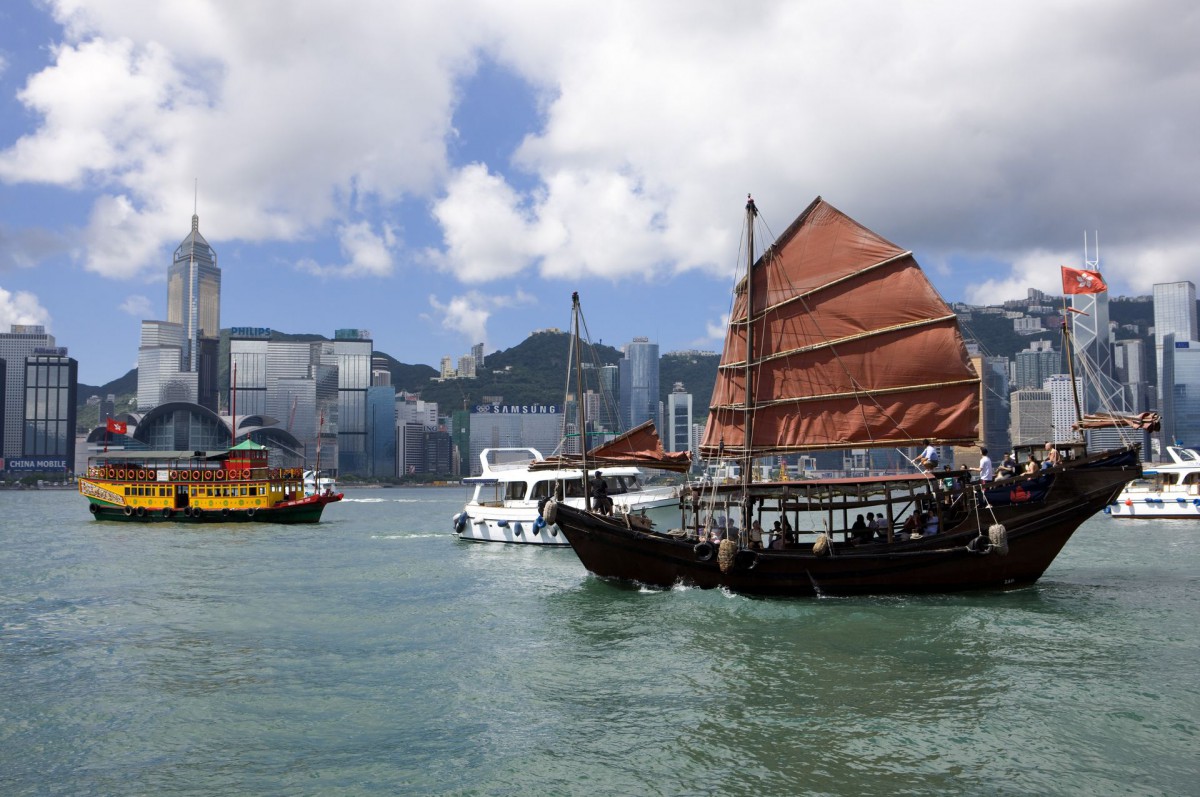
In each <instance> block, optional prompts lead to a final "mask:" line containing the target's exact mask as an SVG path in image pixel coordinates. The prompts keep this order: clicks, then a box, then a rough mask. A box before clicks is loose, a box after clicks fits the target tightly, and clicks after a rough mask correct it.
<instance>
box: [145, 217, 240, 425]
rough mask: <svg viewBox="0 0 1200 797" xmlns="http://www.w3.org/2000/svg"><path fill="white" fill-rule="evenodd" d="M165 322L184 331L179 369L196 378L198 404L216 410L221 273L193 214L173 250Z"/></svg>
mask: <svg viewBox="0 0 1200 797" xmlns="http://www.w3.org/2000/svg"><path fill="white" fill-rule="evenodd" d="M167 321H168V322H170V323H173V324H179V325H180V326H181V327H182V328H183V339H184V345H183V357H182V360H183V361H182V364H181V369H182V370H183V371H189V372H192V373H195V374H196V382H197V392H198V394H199V396H198V398H199V401H198V403H199V404H200V405H201V406H204V407H208V408H209V409H211V410H216V409H217V407H216V401H217V365H218V363H217V360H216V358H217V341H219V339H220V337H221V269H220V268H218V267H217V253H216V252H215V251H214V250H213V248H212V247H211V246H209V244H208V241H206V240H205V239H204V236H203V235H201V234H200V217H199V216H197V215H196V214H194V213H193V214H192V230H191V232H189V233H188V235H187V237H186V238H184V239H183V241H182V242H181V243H180V244H179V246H178V247H176V249H175V255H174V258H173V259H172V261H171V266H170V268H169V269H168V270H167ZM143 409H149V408H143Z"/></svg>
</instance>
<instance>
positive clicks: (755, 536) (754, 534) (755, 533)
mask: <svg viewBox="0 0 1200 797" xmlns="http://www.w3.org/2000/svg"><path fill="white" fill-rule="evenodd" d="M762 541H763V527H762V524H761V523H759V522H758V521H757V520H756V521H754V522H753V523H751V524H750V547H751V548H752V549H753V550H755V551H761V550H762V547H763V546H762Z"/></svg>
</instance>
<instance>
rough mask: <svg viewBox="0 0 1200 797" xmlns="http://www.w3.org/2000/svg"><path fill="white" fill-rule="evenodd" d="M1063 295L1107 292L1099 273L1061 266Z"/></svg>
mask: <svg viewBox="0 0 1200 797" xmlns="http://www.w3.org/2000/svg"><path fill="white" fill-rule="evenodd" d="M1061 268H1062V278H1063V293H1103V292H1104V291H1106V290H1108V286H1107V285H1105V284H1104V278H1103V277H1101V276H1100V272H1099V271H1088V270H1086V269H1082V268H1067V267H1066V266H1061Z"/></svg>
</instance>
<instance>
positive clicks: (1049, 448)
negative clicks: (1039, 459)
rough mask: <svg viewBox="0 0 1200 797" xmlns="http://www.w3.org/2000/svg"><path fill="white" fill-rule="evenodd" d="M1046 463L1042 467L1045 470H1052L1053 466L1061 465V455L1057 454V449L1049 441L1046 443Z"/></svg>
mask: <svg viewBox="0 0 1200 797" xmlns="http://www.w3.org/2000/svg"><path fill="white" fill-rule="evenodd" d="M1046 462H1047V463H1048V464H1046V465H1043V467H1046V468H1053V467H1054V466H1055V465H1061V464H1062V454H1060V453H1058V449H1057V448H1055V447H1054V444H1053V443H1051V442H1050V441H1049V440H1047V441H1046Z"/></svg>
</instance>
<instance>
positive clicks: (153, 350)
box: [101, 321, 199, 420]
mask: <svg viewBox="0 0 1200 797" xmlns="http://www.w3.org/2000/svg"><path fill="white" fill-rule="evenodd" d="M185 344H186V341H185V339H184V333H183V326H182V325H180V324H172V323H171V322H169V321H143V322H142V339H141V345H139V346H138V370H137V376H138V384H137V402H138V410H139V411H141V412H147V411H149V410H151V409H153V408H154V407H157V406H158V405H159V404H165V403H167V402H168V401H188V402H193V403H199V402H197V401H196V399H197V391H196V376H197V374H196V373H195V372H191V371H185V370H183V351H184V347H185ZM101 420H103V418H101Z"/></svg>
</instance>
